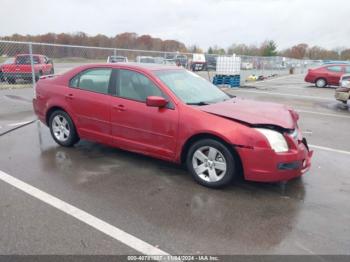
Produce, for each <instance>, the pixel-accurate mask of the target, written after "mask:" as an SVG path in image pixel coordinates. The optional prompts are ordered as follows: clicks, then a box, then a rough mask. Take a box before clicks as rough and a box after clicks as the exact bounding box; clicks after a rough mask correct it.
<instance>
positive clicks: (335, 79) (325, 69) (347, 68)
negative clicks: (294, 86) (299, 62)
mask: <svg viewBox="0 0 350 262" xmlns="http://www.w3.org/2000/svg"><path fill="white" fill-rule="evenodd" d="M334 67H340V71H339V70H337V71H334V70H332V68H334ZM346 72H350V65H345V64H328V65H324V66H321V67H318V68H314V69H309V70H308V73H307V74H306V76H305V79H304V80H305V82H309V83H313V84H314V83H316V81H317V80H318V79H320V78H322V79H325V80H326V83H327V85H334V86H338V85H339V80H340V77H341V76H342V75H343V74H345V73H346Z"/></svg>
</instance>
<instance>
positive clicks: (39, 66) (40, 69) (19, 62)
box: [2, 54, 53, 79]
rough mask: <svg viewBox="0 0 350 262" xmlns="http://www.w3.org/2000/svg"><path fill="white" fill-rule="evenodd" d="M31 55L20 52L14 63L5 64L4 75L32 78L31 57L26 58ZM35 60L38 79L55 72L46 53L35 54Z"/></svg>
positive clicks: (16, 77) (3, 67)
mask: <svg viewBox="0 0 350 262" xmlns="http://www.w3.org/2000/svg"><path fill="white" fill-rule="evenodd" d="M29 57H30V55H29V54H19V55H17V56H16V58H15V61H14V63H13V64H6V65H3V66H2V72H3V74H4V77H5V78H7V79H9V78H12V79H31V78H32V66H31V63H30V61H29V59H26V58H29ZM33 60H34V61H35V63H34V64H33V66H34V74H35V77H36V79H39V77H40V76H42V75H49V74H52V73H53V64H52V62H51V61H50V60H48V58H47V57H45V56H44V55H38V54H33Z"/></svg>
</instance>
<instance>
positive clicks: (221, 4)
mask: <svg viewBox="0 0 350 262" xmlns="http://www.w3.org/2000/svg"><path fill="white" fill-rule="evenodd" d="M0 3H1V5H0V6H1V9H2V12H1V15H0V36H5V35H12V34H14V33H19V34H45V33H48V32H54V33H62V32H65V33H74V32H78V31H82V32H85V33H87V34H88V35H96V34H105V35H107V36H115V35H116V34H119V33H123V32H135V33H137V34H139V35H142V34H150V35H152V36H153V37H160V38H162V39H175V40H179V41H181V42H183V43H184V44H185V45H187V46H189V45H193V44H196V45H199V46H200V47H202V48H204V49H207V48H208V47H209V46H214V45H217V46H220V47H224V48H227V47H228V46H230V45H231V44H232V43H246V44H255V45H259V44H260V43H261V42H263V41H265V40H268V39H272V40H274V41H275V42H276V43H277V45H278V49H280V50H281V49H284V48H287V47H290V46H292V45H295V44H298V43H307V44H309V45H319V46H322V47H325V48H328V49H333V48H338V47H350V26H349V17H350V1H349V0H187V1H186V0H0Z"/></svg>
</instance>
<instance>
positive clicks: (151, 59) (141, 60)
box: [135, 56, 156, 64]
mask: <svg viewBox="0 0 350 262" xmlns="http://www.w3.org/2000/svg"><path fill="white" fill-rule="evenodd" d="M135 62H136V63H144V64H155V63H156V60H155V59H154V57H152V56H137V57H136V59H135Z"/></svg>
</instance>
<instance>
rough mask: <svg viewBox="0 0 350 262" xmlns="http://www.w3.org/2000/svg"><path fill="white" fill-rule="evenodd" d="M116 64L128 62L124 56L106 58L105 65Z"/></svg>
mask: <svg viewBox="0 0 350 262" xmlns="http://www.w3.org/2000/svg"><path fill="white" fill-rule="evenodd" d="M118 62H125V63H127V62H128V58H127V57H126V56H120V55H111V56H109V57H107V63H118Z"/></svg>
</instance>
